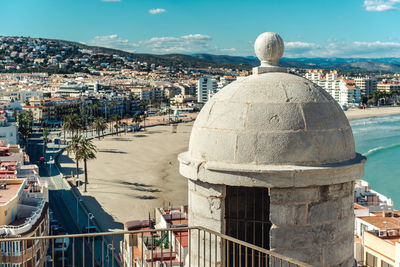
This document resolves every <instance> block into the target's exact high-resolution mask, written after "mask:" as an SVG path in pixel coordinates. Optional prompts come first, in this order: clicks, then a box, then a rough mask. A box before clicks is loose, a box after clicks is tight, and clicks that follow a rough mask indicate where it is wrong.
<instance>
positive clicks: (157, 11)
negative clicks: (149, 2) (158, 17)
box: [149, 8, 167, 15]
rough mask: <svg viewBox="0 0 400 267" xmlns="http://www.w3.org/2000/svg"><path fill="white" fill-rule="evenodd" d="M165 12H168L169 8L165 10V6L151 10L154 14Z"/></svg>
mask: <svg viewBox="0 0 400 267" xmlns="http://www.w3.org/2000/svg"><path fill="white" fill-rule="evenodd" d="M164 12H167V10H165V9H163V8H154V9H150V10H149V13H150V14H152V15H155V14H160V13H164Z"/></svg>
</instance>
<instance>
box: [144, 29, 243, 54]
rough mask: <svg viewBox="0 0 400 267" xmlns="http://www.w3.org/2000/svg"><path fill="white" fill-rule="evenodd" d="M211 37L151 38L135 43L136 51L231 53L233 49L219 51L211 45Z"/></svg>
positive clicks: (193, 35) (200, 35)
mask: <svg viewBox="0 0 400 267" xmlns="http://www.w3.org/2000/svg"><path fill="white" fill-rule="evenodd" d="M211 41H212V37H211V36H208V35H204V34H188V35H183V36H180V37H172V36H168V37H153V38H151V39H148V40H142V41H139V42H137V44H138V50H142V51H147V52H152V53H161V54H164V53H184V54H188V53H218V54H220V53H227V52H229V53H233V52H235V51H236V50H235V49H234V48H228V49H225V48H224V49H221V48H218V47H217V46H213V45H212V44H211Z"/></svg>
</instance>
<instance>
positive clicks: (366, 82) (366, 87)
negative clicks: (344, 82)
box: [354, 77, 377, 97]
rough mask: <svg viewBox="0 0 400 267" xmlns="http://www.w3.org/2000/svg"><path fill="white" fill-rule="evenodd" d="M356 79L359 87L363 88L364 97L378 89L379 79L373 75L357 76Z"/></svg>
mask: <svg viewBox="0 0 400 267" xmlns="http://www.w3.org/2000/svg"><path fill="white" fill-rule="evenodd" d="M354 81H355V83H356V85H357V87H358V88H360V90H361V95H362V96H364V97H370V96H372V93H373V92H375V91H376V86H377V81H376V79H375V78H372V77H357V78H354Z"/></svg>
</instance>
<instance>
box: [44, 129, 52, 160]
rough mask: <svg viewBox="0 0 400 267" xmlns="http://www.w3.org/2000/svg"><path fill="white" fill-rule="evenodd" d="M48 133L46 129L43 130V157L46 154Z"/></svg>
mask: <svg viewBox="0 0 400 267" xmlns="http://www.w3.org/2000/svg"><path fill="white" fill-rule="evenodd" d="M49 135H50V131H49V129H47V128H43V157H44V155H45V154H46V148H47V143H48V142H49V141H50V140H49Z"/></svg>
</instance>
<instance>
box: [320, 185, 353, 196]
mask: <svg viewBox="0 0 400 267" xmlns="http://www.w3.org/2000/svg"><path fill="white" fill-rule="evenodd" d="M353 194H354V185H353V182H348V183H341V184H334V185H330V186H329V187H328V190H327V191H326V197H327V198H343V197H348V196H353Z"/></svg>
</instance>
